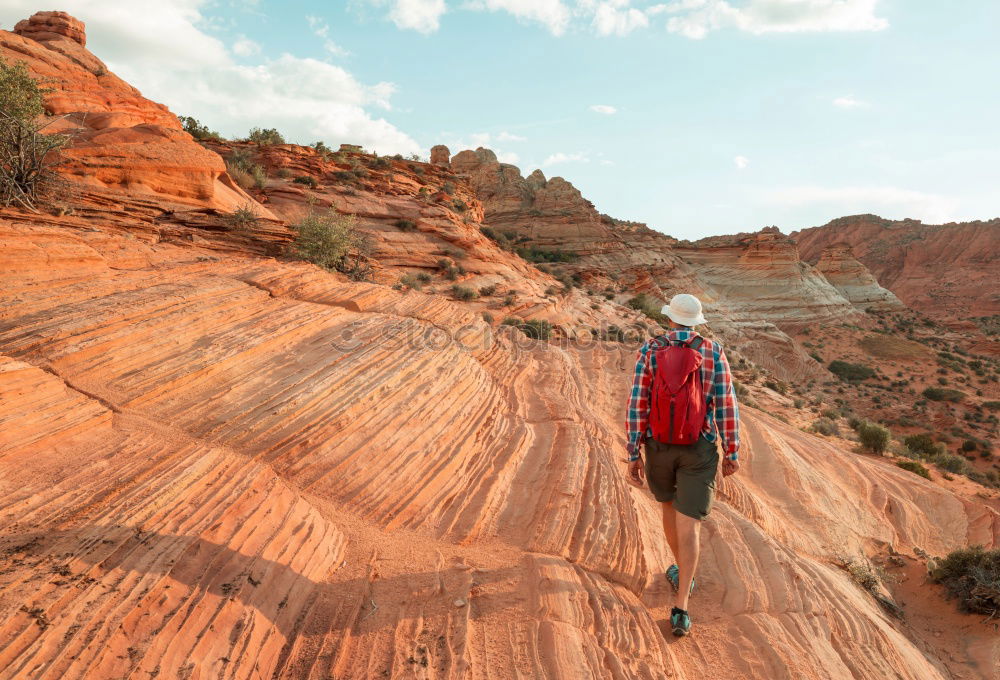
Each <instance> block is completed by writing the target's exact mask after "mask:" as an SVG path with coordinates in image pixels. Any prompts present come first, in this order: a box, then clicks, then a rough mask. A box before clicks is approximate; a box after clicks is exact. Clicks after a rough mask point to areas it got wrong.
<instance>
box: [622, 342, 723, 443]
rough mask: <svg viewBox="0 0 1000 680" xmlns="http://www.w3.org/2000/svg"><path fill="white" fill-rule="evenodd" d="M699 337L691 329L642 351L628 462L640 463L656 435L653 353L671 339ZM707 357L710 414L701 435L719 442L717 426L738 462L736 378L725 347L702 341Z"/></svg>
mask: <svg viewBox="0 0 1000 680" xmlns="http://www.w3.org/2000/svg"><path fill="white" fill-rule="evenodd" d="M695 335H698V333H696V332H695V331H693V330H691V329H678V330H672V331H669V332H667V333H666V335H660V336H658V337H655V338H653V339H652V340H647V341H646V343H645V344H643V346H642V347H641V348H639V355H638V358H637V360H636V362H635V374H634V375H633V377H632V395H631V397H629V400H628V416H627V419H626V421H625V433H626V435H627V436H628V459H629V460H630V461H631V460H638V459H639V450H640V448H641V447H642V443H643V441H644V440H645V439H646V437H650V436H652V433H651V432H650V431H649V429H648V428H649V388H650V386H651V385H652V382H653V372H654V371H656V354H655V352H652V351H651V350H654V349H659V348H661V347H665V346H666V345H667V340H668V339H670V340H685V341H686V340H688V339H689V338H691V337H693V336H695ZM698 351H699V352H701V356H702V358H703V361H702V364H701V379H702V386H703V388H704V391H705V395H706V399H707V401H708V411H707V413H706V414H705V425H704V427H703V428H702V430H701V432H702V434H703V435H705V438H706V439H707V440H708V441H715V437H716V434H715V426H716V425H718V431H719V434H720V435H721V436H722V443H723V445H724V449H725V452H726V453H727V454H729V458H730V459H732V460H736V459H737V457H738V456H737V451H739V448H740V412H739V407H738V406H737V405H736V393H735V391H734V390H733V378H732V374H730V372H729V362H728V361H727V360H726V355H725V353H724V352H723V351H722V346H721V345H719V344H718V343H715V342H712V341H711V340H709V339H708V338H702V344H701V346H700V347H699V348H698Z"/></svg>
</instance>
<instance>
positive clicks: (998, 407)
mask: <svg viewBox="0 0 1000 680" xmlns="http://www.w3.org/2000/svg"><path fill="white" fill-rule="evenodd" d="M983 408H984V409H987V410H989V411H1000V401H984V402H983Z"/></svg>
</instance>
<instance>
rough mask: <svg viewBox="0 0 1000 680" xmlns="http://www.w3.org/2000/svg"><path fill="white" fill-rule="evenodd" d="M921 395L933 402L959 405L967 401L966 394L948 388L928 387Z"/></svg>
mask: <svg viewBox="0 0 1000 680" xmlns="http://www.w3.org/2000/svg"><path fill="white" fill-rule="evenodd" d="M921 394H922V395H923V396H924V397H926V398H927V399H930V400H931V401H950V402H953V403H958V402H960V401H962V400H963V399H965V393H964V392H960V391H959V390H953V389H950V388H947V387H928V388H927V389H925V390H924V391H923V392H921Z"/></svg>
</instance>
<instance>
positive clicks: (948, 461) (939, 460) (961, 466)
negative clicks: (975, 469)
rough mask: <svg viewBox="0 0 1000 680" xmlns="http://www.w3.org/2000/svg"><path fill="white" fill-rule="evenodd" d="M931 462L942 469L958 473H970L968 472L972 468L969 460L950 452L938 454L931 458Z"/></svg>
mask: <svg viewBox="0 0 1000 680" xmlns="http://www.w3.org/2000/svg"><path fill="white" fill-rule="evenodd" d="M931 462H932V463H934V464H935V465H936V466H938V467H939V468H941V469H942V470H945V471H947V472H954V473H955V474H956V475H964V474H968V472H969V471H970V470H971V469H972V468H971V467H970V466H969V461H967V460H965V459H964V458H962V457H961V456H956V455H953V454H950V453H941V454H938V455H936V456H934V457H933V458H932V459H931Z"/></svg>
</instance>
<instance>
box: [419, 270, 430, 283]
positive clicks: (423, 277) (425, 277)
mask: <svg viewBox="0 0 1000 680" xmlns="http://www.w3.org/2000/svg"><path fill="white" fill-rule="evenodd" d="M431 278H432V277H431V275H430V274H428V273H427V272H420V273H419V274H417V281H419V282H420V283H430V282H431Z"/></svg>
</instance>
